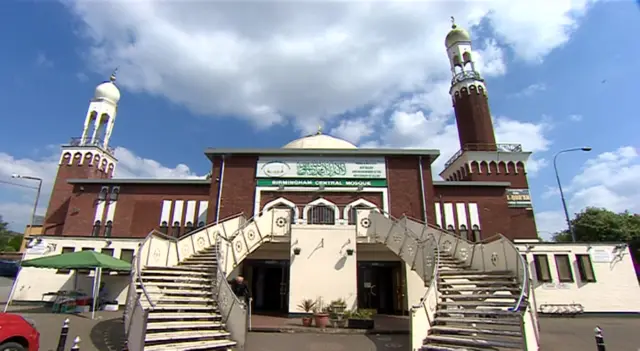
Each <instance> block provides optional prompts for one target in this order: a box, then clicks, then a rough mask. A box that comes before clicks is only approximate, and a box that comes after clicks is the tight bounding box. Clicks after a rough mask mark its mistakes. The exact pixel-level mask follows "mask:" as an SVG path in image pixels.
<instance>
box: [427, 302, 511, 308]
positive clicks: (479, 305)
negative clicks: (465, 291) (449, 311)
mask: <svg viewBox="0 0 640 351" xmlns="http://www.w3.org/2000/svg"><path fill="white" fill-rule="evenodd" d="M440 306H474V307H475V306H478V307H483V306H497V307H511V306H514V303H513V302H512V301H443V302H439V303H438V307H440Z"/></svg>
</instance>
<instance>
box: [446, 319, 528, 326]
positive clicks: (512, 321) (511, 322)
mask: <svg viewBox="0 0 640 351" xmlns="http://www.w3.org/2000/svg"><path fill="white" fill-rule="evenodd" d="M435 321H436V323H440V322H442V323H457V324H490V325H508V326H518V327H520V320H519V319H515V318H500V319H497V318H453V317H436V319H435Z"/></svg>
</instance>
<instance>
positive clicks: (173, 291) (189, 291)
mask: <svg viewBox="0 0 640 351" xmlns="http://www.w3.org/2000/svg"><path fill="white" fill-rule="evenodd" d="M136 292H137V293H139V294H144V292H143V291H142V289H136ZM147 293H148V294H149V296H161V295H181V296H209V297H212V296H213V292H212V291H210V290H200V289H196V290H193V289H180V288H177V289H168V288H159V289H158V290H156V291H147Z"/></svg>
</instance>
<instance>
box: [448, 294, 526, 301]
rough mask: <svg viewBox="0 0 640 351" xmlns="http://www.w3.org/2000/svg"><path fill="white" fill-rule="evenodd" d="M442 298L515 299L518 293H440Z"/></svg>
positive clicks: (457, 299) (456, 299)
mask: <svg viewBox="0 0 640 351" xmlns="http://www.w3.org/2000/svg"><path fill="white" fill-rule="evenodd" d="M440 298H442V299H448V300H454V301H460V300H488V299H494V300H515V299H517V298H518V296H516V295H503V294H440Z"/></svg>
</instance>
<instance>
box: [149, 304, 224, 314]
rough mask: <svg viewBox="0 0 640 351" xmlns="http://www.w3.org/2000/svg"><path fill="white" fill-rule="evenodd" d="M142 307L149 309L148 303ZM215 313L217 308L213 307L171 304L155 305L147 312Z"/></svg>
mask: <svg viewBox="0 0 640 351" xmlns="http://www.w3.org/2000/svg"><path fill="white" fill-rule="evenodd" d="M142 306H144V307H149V306H148V303H142ZM167 310H169V311H212V312H213V311H216V310H217V308H216V307H215V306H213V305H204V304H202V305H201V304H171V303H162V302H160V303H157V304H156V305H155V307H153V309H152V310H151V311H150V312H149V314H152V313H153V312H155V311H167Z"/></svg>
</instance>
